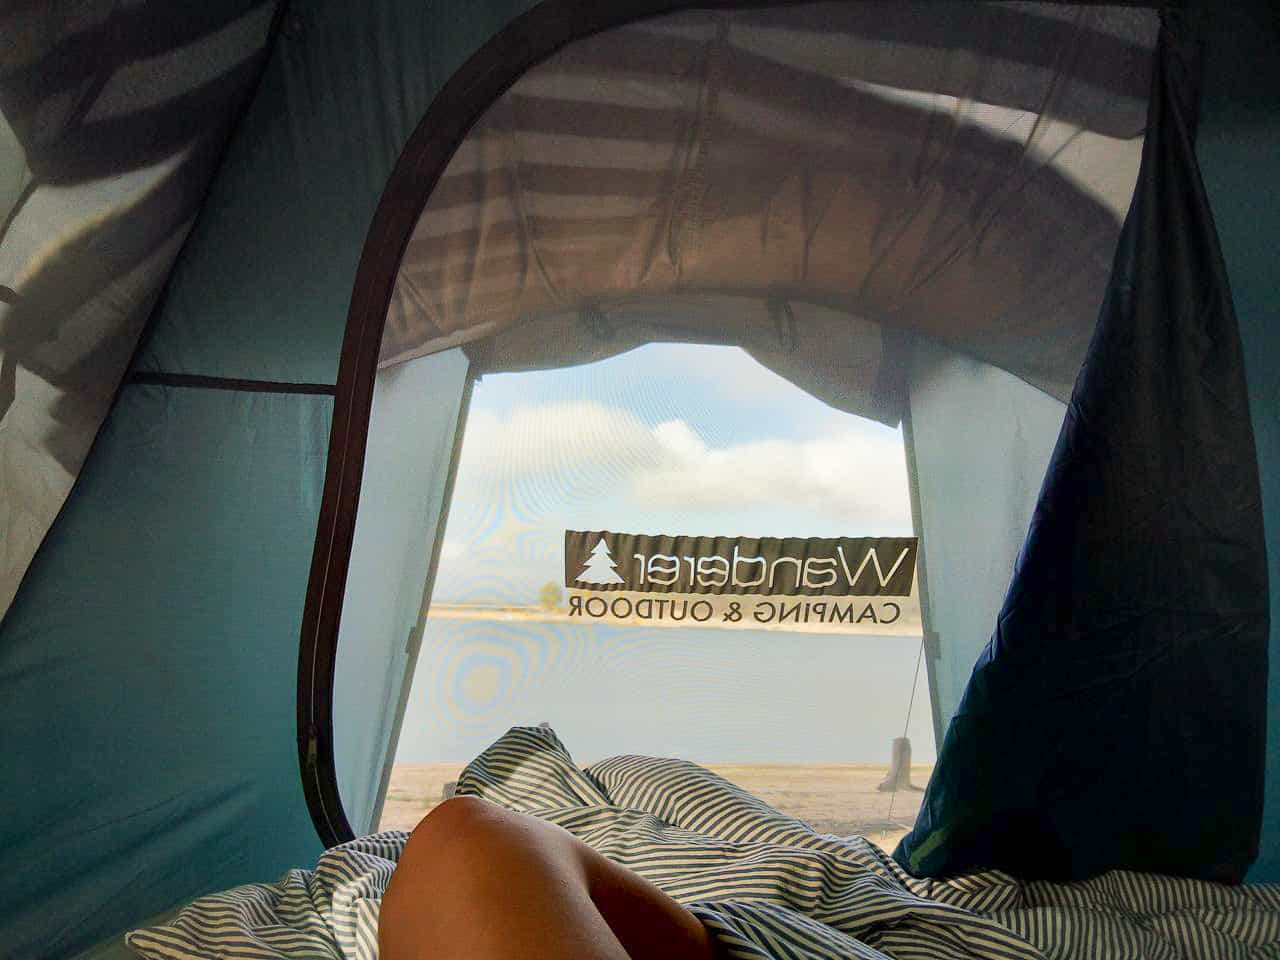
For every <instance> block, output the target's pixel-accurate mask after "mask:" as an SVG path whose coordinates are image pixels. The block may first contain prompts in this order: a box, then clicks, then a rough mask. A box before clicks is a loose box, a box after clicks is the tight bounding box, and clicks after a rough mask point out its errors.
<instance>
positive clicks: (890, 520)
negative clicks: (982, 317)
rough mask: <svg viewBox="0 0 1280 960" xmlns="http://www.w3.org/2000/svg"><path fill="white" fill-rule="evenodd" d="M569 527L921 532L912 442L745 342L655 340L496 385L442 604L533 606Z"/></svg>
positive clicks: (451, 528) (482, 399)
mask: <svg viewBox="0 0 1280 960" xmlns="http://www.w3.org/2000/svg"><path fill="white" fill-rule="evenodd" d="M566 528H568V529H577V530H613V531H619V532H631V533H650V534H656V533H668V534H684V535H709V536H716V535H719V536H755V537H762V536H774V537H783V536H792V537H807V536H823V537H837V536H848V537H857V536H910V535H911V532H912V528H911V509H910V502H909V499H908V493H907V475H906V463H905V458H904V454H903V447H902V436H901V433H900V431H899V430H898V429H895V428H890V427H886V426H884V425H882V424H879V423H876V422H874V421H870V420H866V419H863V418H860V417H855V416H852V415H850V414H847V413H843V412H841V411H837V410H835V409H833V408H831V407H829V406H827V405H826V404H824V403H822V402H821V401H819V400H816V399H814V398H813V397H811V396H810V395H809V394H808V393H806V392H805V391H803V390H801V389H800V388H798V387H796V386H794V385H793V384H791V383H790V382H789V381H787V380H785V379H783V378H782V377H779V376H777V375H776V374H774V373H772V372H771V371H769V370H768V369H766V368H765V367H763V366H761V365H760V364H759V363H757V362H756V361H755V360H754V359H752V358H751V357H750V356H749V355H748V354H746V353H745V352H744V351H742V350H741V349H739V348H736V347H709V346H697V345H689V344H654V345H650V346H647V347H643V348H640V349H639V350H634V351H631V352H630V353H627V354H623V355H621V356H618V357H614V358H611V359H609V360H605V361H601V362H598V363H593V364H588V365H584V366H580V367H570V368H565V369H561V370H553V371H545V372H536V373H520V374H499V375H494V376H488V377H486V378H484V379H483V380H482V381H481V382H480V383H479V384H478V385H477V386H476V389H475V393H474V395H473V398H472V404H471V411H470V415H469V417H468V419H467V426H466V433H465V435H464V441H463V448H462V458H461V461H460V464H459V469H458V477H457V481H456V485H455V490H454V499H453V503H452V505H451V507H450V512H449V521H448V527H447V530H446V536H445V541H444V545H443V547H442V552H441V561H440V569H439V573H438V575H437V579H436V585H435V592H434V600H435V602H437V603H484V604H531V603H534V602H536V597H537V592H538V589H539V588H540V587H541V586H542V584H544V583H546V582H547V581H548V580H558V579H561V578H562V570H563V567H562V563H563V561H562V552H563V533H564V530H565V529H566ZM512 557H515V558H517V559H516V560H515V561H514V562H512V559H511V558H512ZM499 558H501V562H499Z"/></svg>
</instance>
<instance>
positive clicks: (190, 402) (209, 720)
mask: <svg viewBox="0 0 1280 960" xmlns="http://www.w3.org/2000/svg"><path fill="white" fill-rule="evenodd" d="M331 405H332V400H331V398H329V397H314V396H292V395H291V396H284V395H265V394H249V393H238V392H230V391H217V390H193V389H170V388H165V387H156V386H129V387H126V388H125V389H124V391H123V392H122V394H121V396H120V399H119V401H118V403H117V406H116V408H115V414H114V415H113V417H112V418H111V420H110V422H109V424H108V426H107V428H106V430H105V431H104V433H103V434H102V436H101V437H100V438H99V441H98V443H97V444H96V446H95V448H94V451H93V453H92V455H91V456H90V458H89V460H88V462H87V463H86V466H85V468H84V470H83V472H82V474H81V478H80V481H79V483H78V484H77V487H76V491H75V494H74V496H73V497H72V498H71V500H70V502H69V504H68V506H67V508H66V509H65V510H64V511H63V513H62V515H61V516H60V517H59V519H58V521H57V523H56V524H55V525H54V527H53V529H52V531H51V532H50V534H49V537H48V539H47V540H46V541H45V544H44V546H43V547H42V549H41V551H40V553H39V554H38V555H37V557H36V560H35V563H34V565H33V567H32V570H31V573H30V574H29V576H28V577H27V580H26V583H25V584H24V587H23V589H22V591H21V592H20V593H19V595H18V598H17V600H16V601H15V603H14V605H13V607H12V608H11V609H10V611H9V614H8V616H6V618H5V620H4V622H3V625H2V626H0V703H2V704H3V712H4V717H3V723H0V756H3V757H4V763H3V764H0V784H2V785H0V793H2V794H3V796H4V797H5V818H4V823H3V827H2V828H0V863H3V864H4V865H5V869H4V871H2V872H0V902H3V903H4V905H5V906H4V910H3V911H0V944H3V950H4V953H5V955H6V956H14V957H57V956H65V955H68V954H71V953H74V952H75V951H77V950H79V949H82V948H84V947H86V946H88V945H90V944H92V943H94V942H96V941H98V940H100V939H102V938H103V937H105V936H108V935H110V934H112V933H114V932H116V931H119V930H121V929H122V928H123V927H124V926H126V925H127V924H129V923H131V922H133V921H135V920H137V919H139V918H141V917H143V916H146V915H148V914H151V913H155V912H158V911H160V910H163V909H165V908H167V907H169V906H172V905H173V904H174V903H175V902H177V901H179V900H182V899H185V898H188V897H190V896H192V895H194V894H196V893H199V892H203V891H209V890H214V889H217V888H219V887H224V886H228V885H230V884H234V883H241V882H245V881H248V880H252V879H258V878H261V877H262V876H264V875H265V876H272V875H275V874H277V873H279V872H280V871H282V870H284V869H285V868H287V867H288V866H290V865H292V864H294V863H297V862H300V861H303V862H305V860H306V858H308V857H314V855H315V854H316V852H317V850H318V848H319V841H318V840H317V839H316V836H315V831H314V829H313V828H312V826H311V822H310V818H309V817H308V815H307V810H306V805H305V803H304V802H303V797H302V792H301V790H300V788H299V784H298V774H297V757H296V747H295V741H294V736H293V728H294V713H295V697H296V671H297V646H298V641H297V637H298V631H299V626H300V620H301V614H302V600H303V591H304V589H305V585H306V574H307V569H308V567H309V565H310V563H311V540H310V538H309V537H308V536H307V531H308V530H309V528H311V527H312V526H313V525H314V523H315V515H316V511H317V510H318V509H319V500H320V492H321V486H322V481H323V476H324V462H325V452H326V448H327V443H328V432H329V417H330V410H331Z"/></svg>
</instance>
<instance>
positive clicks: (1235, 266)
mask: <svg viewBox="0 0 1280 960" xmlns="http://www.w3.org/2000/svg"><path fill="white" fill-rule="evenodd" d="M1277 44H1280V17H1277V15H1276V10H1275V7H1274V6H1269V5H1263V4H1256V5H1251V4H1228V5H1220V6H1218V7H1215V8H1214V10H1213V15H1212V17H1211V18H1210V20H1209V31H1208V58H1207V62H1206V64H1205V81H1204V94H1203V98H1202V101H1201V108H1200V132H1199V137H1198V138H1197V141H1196V152H1197V155H1198V156H1199V159H1200V168H1201V171H1202V173H1203V176H1204V181H1205V188H1206V190H1207V192H1208V195H1209V200H1210V202H1211V203H1212V204H1213V215H1214V220H1215V222H1216V223H1217V226H1218V236H1219V237H1220V238H1221V241H1222V252H1223V256H1224V258H1225V259H1226V263H1227V271H1228V274H1229V275H1230V278H1231V291H1232V295H1233V297H1234V299H1235V304H1236V314H1237V316H1238V317H1239V322H1240V336H1241V339H1242V341H1243V346H1244V359H1245V372H1246V374H1247V375H1248V378H1249V409H1250V412H1251V414H1252V417H1253V435H1254V438H1255V441H1256V444H1257V451H1258V467H1259V475H1260V477H1261V482H1262V503H1263V519H1264V525H1265V530H1266V536H1267V546H1268V563H1269V566H1270V584H1271V587H1270V590H1271V611H1272V615H1271V641H1270V652H1271V663H1272V665H1273V666H1272V669H1271V671H1270V674H1269V677H1268V695H1267V713H1268V722H1267V730H1268V746H1267V771H1266V778H1267V779H1266V797H1267V803H1266V807H1265V811H1264V815H1263V831H1262V844H1261V853H1260V855H1259V857H1258V860H1257V862H1256V863H1255V864H1254V867H1253V869H1252V870H1251V871H1250V873H1249V879H1250V880H1251V881H1255V882H1259V883H1275V882H1277V881H1280V669H1277V668H1276V666H1275V664H1280V613H1278V612H1277V611H1280V375H1277V371H1280V271H1277V270H1276V264H1275V251H1276V234H1277V230H1278V229H1280V181H1278V180H1277V158H1280V114H1277V111H1276V105H1277V104H1280V58H1277V57H1276V47H1277Z"/></svg>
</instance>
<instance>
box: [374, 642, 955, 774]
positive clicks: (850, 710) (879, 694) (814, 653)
mask: <svg viewBox="0 0 1280 960" xmlns="http://www.w3.org/2000/svg"><path fill="white" fill-rule="evenodd" d="M919 648H920V641H919V639H918V638H911V637H870V636H846V635H823V634H811V633H795V634H789V633H783V632H764V631H761V632H753V631H747V630H716V629H705V628H704V629H679V628H645V627H635V626H617V625H611V624H598V623H588V624H576V623H574V624H570V623H536V622H526V623H511V622H504V621H487V620H438V621H434V622H431V623H429V624H428V626H427V633H426V637H425V639H424V642H423V647H422V653H421V656H420V658H419V662H418V668H417V672H416V674H415V676H414V686H413V691H412V694H411V695H410V699H409V706H408V709H407V711H406V714H405V719H404V727H403V729H402V732H401V736H400V746H399V752H398V754H397V756H396V762H397V763H434V762H441V761H453V760H467V759H470V758H471V757H473V756H475V755H476V754H477V753H479V752H480V751H481V750H483V749H484V748H485V747H486V746H487V745H488V744H490V743H491V742H493V740H494V739H496V738H497V737H498V736H499V735H501V734H502V732H503V731H505V730H506V729H507V728H508V727H510V726H513V725H517V724H534V723H538V722H540V721H544V720H545V721H547V722H549V723H550V724H551V725H552V726H553V727H555V729H556V731H557V732H558V733H559V735H560V737H561V739H562V740H563V741H564V742H565V745H566V746H567V747H568V748H569V750H570V751H571V752H572V753H573V754H574V757H575V759H577V760H578V761H579V762H590V761H592V760H596V759H599V758H601V757H605V756H609V755H611V754H615V753H645V754H653V755H660V756H680V757H685V758H688V759H693V760H701V761H708V762H720V763H731V762H734V763H823V762H833V763H862V762H870V763H884V762H887V761H888V757H889V745H890V741H892V739H893V738H894V737H898V736H902V733H903V730H904V728H905V729H906V730H907V732H908V735H909V736H910V737H911V741H912V747H913V751H914V755H915V759H916V761H917V762H929V761H932V760H933V758H934V743H933V732H932V727H931V721H930V707H929V691H928V682H927V679H926V676H925V671H924V667H923V665H921V667H920V678H919V685H918V688H917V690H916V696H915V702H914V708H913V709H912V711H911V717H910V721H909V722H908V717H907V712H908V709H907V708H908V701H909V700H910V698H911V690H912V681H913V677H914V675H915V672H916V663H917V656H918V653H919Z"/></svg>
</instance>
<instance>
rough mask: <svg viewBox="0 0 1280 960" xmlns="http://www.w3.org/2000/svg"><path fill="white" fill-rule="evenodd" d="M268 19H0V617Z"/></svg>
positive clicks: (84, 11)
mask: <svg viewBox="0 0 1280 960" xmlns="http://www.w3.org/2000/svg"><path fill="white" fill-rule="evenodd" d="M276 6H277V4H276V3H275V2H274V0H215V2H210V3H205V4H202V5H201V7H200V9H199V10H198V11H196V10H179V9H178V8H175V7H174V6H173V5H171V4H165V3H160V2H150V3H137V4H129V5H127V8H122V7H123V5H117V4H114V3H92V4H83V5H77V6H75V8H74V9H72V8H71V7H69V6H68V5H66V4H36V5H30V4H21V5H18V6H16V7H12V6H11V7H9V8H7V9H5V10H4V11H0V37H3V39H4V42H3V50H2V51H0V476H2V477H3V478H4V495H3V496H0V617H3V616H4V611H5V610H6V609H7V608H8V605H9V602H10V601H11V600H12V598H13V596H14V593H15V592H16V591H17V589H18V584H19V583H20V581H21V579H22V576H23V574H24V573H25V572H26V569H27V566H28V564H29V563H30V561H31V558H32V557H33V556H34V554H35V551H36V548H37V547H38V546H39V544H40V541H41V539H42V538H43V537H44V535H45V532H46V531H47V530H48V529H49V525H50V524H51V523H52V522H53V518H54V516H55V515H56V514H57V512H58V509H59V508H60V507H61V506H62V503H63V501H64V499H65V498H66V495H67V493H68V491H69V490H70V489H71V485H72V482H73V481H74V480H75V477H76V474H77V472H78V471H79V469H80V465H81V463H82V462H83V461H84V458H85V455H86V454H87V453H88V451H89V446H90V444H91V443H92V442H93V438H94V435H95V434H96V433H97V431H98V428H99V427H100V426H101V424H102V420H103V417H105V416H106V413H107V410H108V408H109V407H110V404H111V398H112V396H113V395H114V393H115V391H116V387H117V386H118V385H119V383H120V378H121V376H122V375H123V374H124V372H125V369H126V368H127V366H128V364H129V358H130V356H131V355H132V354H133V351H134V347H135V345H136V344H137V340H138V335H139V333H140V332H141V330H142V328H143V325H144V324H145V323H146V320H147V317H148V315H149V314H150V312H151V309H152V306H153V305H154V303H155V300H156V297H157V296H158V294H159V293H160V290H161V287H162V286H163V283H164V280H165V277H166V276H167V275H168V273H169V270H170V268H171V267H172V265H173V262H174V258H175V257H176V256H177V254H178V250H179V248H180V247H181V246H182V242H183V239H184V238H185V237H186V235H187V231H188V230H189V229H190V227H191V223H192V221H193V220H194V218H195V216H196V212H197V210H198V209H199V207H200V203H201V200H202V199H203V195H204V191H205V187H206V185H207V183H208V180H209V177H210V176H211V175H212V174H213V171H214V168H215V166H216V163H217V159H218V156H219V155H220V153H221V150H222V148H223V145H224V144H225V142H226V138H227V134H228V133H229V132H230V130H231V128H232V127H233V125H234V121H235V119H236V116H237V114H238V112H239V110H240V108H241V105H242V104H243V103H244V101H245V99H246V96H247V94H248V93H249V92H250V91H251V90H252V87H253V82H254V80H255V79H256V78H257V77H258V75H259V74H260V72H261V69H260V68H261V65H262V63H263V60H264V57H263V50H264V48H265V46H266V44H267V41H268V37H269V34H270V28H271V24H272V21H273V18H274V16H275V12H276Z"/></svg>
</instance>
